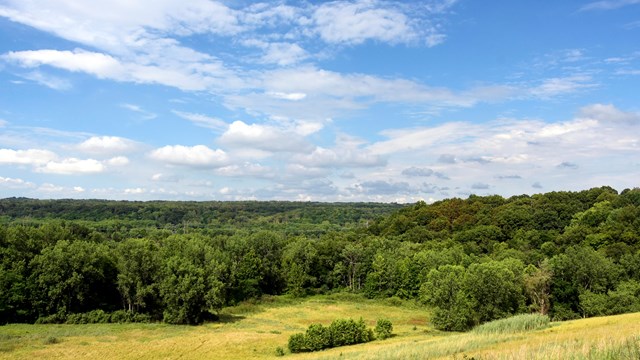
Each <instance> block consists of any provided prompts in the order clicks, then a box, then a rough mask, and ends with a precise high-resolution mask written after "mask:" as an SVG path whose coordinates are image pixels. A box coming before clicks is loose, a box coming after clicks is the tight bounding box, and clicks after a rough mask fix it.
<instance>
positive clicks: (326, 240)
mask: <svg viewBox="0 0 640 360" xmlns="http://www.w3.org/2000/svg"><path fill="white" fill-rule="evenodd" d="M83 203H85V201H78V200H75V201H70V200H69V201H60V203H56V201H37V200H27V199H5V200H0V204H2V206H3V207H2V209H3V210H2V213H0V216H3V218H4V222H3V224H2V225H0V322H2V323H7V322H34V321H37V320H38V319H40V321H41V322H42V321H44V322H46V321H52V322H55V321H65V319H68V318H69V317H70V314H83V313H89V312H92V311H94V313H93V314H95V311H96V310H102V311H104V312H106V313H112V312H116V311H119V313H118V314H119V315H118V316H123V315H122V311H125V312H126V313H127V314H128V315H126V316H128V318H129V319H135V318H136V316H135V315H138V318H140V319H152V320H162V321H166V322H168V323H181V324H182V323H185V324H196V323H200V322H202V321H205V320H208V319H215V315H216V313H217V311H218V310H219V309H220V308H222V307H223V306H226V305H229V304H235V303H237V302H239V301H243V300H246V299H250V298H257V297H260V296H261V295H263V294H273V295H276V294H284V293H288V294H291V295H293V296H304V295H306V294H314V293H327V292H333V291H352V292H360V293H364V294H365V295H366V296H368V297H393V296H396V297H400V298H403V299H417V300H419V301H421V302H423V303H425V304H426V305H427V306H429V307H430V308H432V309H433V311H434V316H433V320H432V321H433V322H434V324H435V325H436V326H437V327H439V328H441V329H446V330H466V329H468V328H470V327H472V326H474V325H477V324H479V323H482V322H485V321H489V320H493V319H497V318H501V317H505V316H508V315H511V314H516V313H524V312H538V313H541V314H549V315H550V316H551V317H552V318H554V319H571V318H576V317H582V316H594V315H605V314H613V313H621V312H628V311H640V252H639V251H640V189H631V190H624V191H622V192H621V193H618V192H617V191H616V190H614V189H612V188H609V187H601V188H594V189H590V190H586V191H580V192H552V193H547V194H539V195H533V196H524V195H523V196H515V197H511V198H508V199H505V198H502V197H500V196H486V197H480V196H470V197H469V198H468V199H449V200H444V201H440V202H437V203H434V204H432V205H427V204H425V203H423V202H419V203H417V204H414V205H412V206H407V207H399V206H397V205H386V206H385V205H378V204H314V203H285V204H281V203H277V202H269V203H251V202H249V203H242V204H244V205H243V206H245V205H247V204H248V205H251V206H255V212H254V211H252V210H250V209H248V210H247V209H245V210H237V211H243V215H242V216H243V217H244V219H245V220H243V221H242V222H233V221H228V222H224V224H221V223H220V222H216V221H214V220H212V219H215V218H217V219H219V218H220V217H213V216H212V217H211V218H207V216H209V215H207V216H205V215H203V214H206V213H207V211H210V209H211V208H210V207H211V206H213V205H212V203H171V202H152V203H126V202H101V201H93V200H91V201H86V204H87V211H88V214H92V215H85V216H84V217H83V216H82V213H83V212H82V211H80V210H78V209H81V208H83V206H85V205H83ZM69 204H71V205H69ZM89 204H98V205H96V206H98V207H99V208H100V209H103V210H104V209H107V208H109V206H112V205H114V206H121V205H122V206H124V207H125V208H126V207H127V206H129V205H130V206H131V209H134V208H135V209H137V210H135V212H133V210H131V212H130V213H128V215H124V213H123V214H120V215H114V217H115V219H116V220H113V219H110V218H109V217H108V216H107V215H106V213H105V214H104V215H100V216H97V215H95V211H97V210H92V208H91V206H88V205H89ZM100 204H102V205H100ZM109 204H111V205H109ZM145 205H148V206H149V207H150V209H153V208H155V207H158V206H159V207H162V208H163V209H164V208H166V209H164V210H163V211H165V212H166V213H167V214H168V213H169V212H170V210H171V207H172V205H174V206H176V207H177V208H181V207H184V206H186V207H188V208H189V209H190V210H189V211H194V212H195V214H197V216H196V217H195V218H196V219H198V220H197V221H194V223H195V222H197V223H198V224H199V225H198V226H188V225H187V226H185V220H184V216H182V217H180V216H178V217H177V218H176V219H179V220H176V221H177V222H176V223H172V222H170V221H167V222H164V220H163V221H159V220H158V219H159V218H156V219H151V218H149V217H138V218H136V217H135V216H134V215H132V214H133V213H135V214H141V213H145V214H146V213H149V214H150V213H153V212H154V211H151V210H149V209H145ZM199 205H200V206H202V208H199V207H198V206H199ZM215 205H216V206H218V207H220V208H228V209H229V210H228V212H229V214H228V216H229V217H230V218H231V217H232V216H231V213H233V212H234V211H236V210H231V209H233V208H234V206H237V207H239V208H238V209H240V208H241V207H242V206H241V204H234V203H215ZM271 205H273V207H274V209H273V210H266V208H268V207H269V206H271ZM39 206H44V207H47V208H49V209H54V208H55V209H58V210H56V211H59V212H60V214H67V215H64V216H60V218H64V219H65V220H59V219H57V217H56V214H55V213H49V212H46V211H43V210H42V209H41V208H40V207H39ZM296 206H297V208H296ZM29 207H31V210H29ZM283 208H284V209H285V210H284V212H279V211H280V210H282V209H283ZM5 209H10V210H5ZM16 209H20V210H16ZM65 209H67V210H65ZM69 209H72V210H69ZM207 209H209V210H207ZM320 209H322V210H320ZM91 211H93V212H91ZM101 211H102V210H101ZM104 211H107V210H104ZM391 211H393V213H391ZM71 213H73V214H75V215H73V216H71V215H69V214H71ZM30 214H40V215H38V216H35V215H30ZM198 214H199V215H198ZM313 214H317V215H318V216H317V217H315V216H312V215H313ZM321 214H325V215H326V216H327V217H326V218H327V219H331V220H330V221H336V222H335V223H327V222H325V220H324V219H325V218H324V217H323V216H324V215H321ZM136 216H137V215H136ZM167 216H168V215H167ZM216 216H219V213H218V215H216ZM235 218H237V216H236V217H235ZM374 218H377V220H374ZM265 219H267V220H265ZM340 219H342V220H340ZM109 221H117V224H118V225H122V224H124V225H122V226H113V227H108V228H105V226H104V225H105V224H106V223H108V222H109ZM139 221H152V222H153V224H151V225H150V224H148V223H145V222H142V223H140V222H139ZM245 224H250V226H245ZM261 224H262V225H265V227H262V228H261V227H260V226H261ZM267 224H269V225H267ZM273 224H277V226H274V225H273ZM125 225H126V226H125ZM219 226H220V227H224V229H225V230H224V231H219V228H218V227H219ZM302 230H304V231H302ZM71 318H73V319H77V318H78V315H73V316H71ZM80 318H82V317H80Z"/></svg>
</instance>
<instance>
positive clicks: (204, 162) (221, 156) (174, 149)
mask: <svg viewBox="0 0 640 360" xmlns="http://www.w3.org/2000/svg"><path fill="white" fill-rule="evenodd" d="M149 157H151V158H152V159H154V160H158V161H161V162H165V163H167V164H171V165H182V166H193V167H220V166H223V165H225V164H226V163H227V162H228V161H229V157H228V155H227V153H225V152H224V151H222V150H220V149H216V150H212V149H210V148H209V147H207V146H205V145H196V146H183V145H167V146H164V147H161V148H159V149H156V150H153V151H152V152H151V153H150V154H149Z"/></svg>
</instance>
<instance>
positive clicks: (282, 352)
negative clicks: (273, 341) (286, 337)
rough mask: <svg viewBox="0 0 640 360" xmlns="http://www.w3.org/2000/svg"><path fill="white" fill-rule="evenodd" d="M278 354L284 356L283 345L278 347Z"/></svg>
mask: <svg viewBox="0 0 640 360" xmlns="http://www.w3.org/2000/svg"><path fill="white" fill-rule="evenodd" d="M276 356H284V349H283V348H282V347H281V346H278V347H277V348H276Z"/></svg>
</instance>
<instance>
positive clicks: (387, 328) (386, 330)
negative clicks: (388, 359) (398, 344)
mask: <svg viewBox="0 0 640 360" xmlns="http://www.w3.org/2000/svg"><path fill="white" fill-rule="evenodd" d="M373 331H374V332H375V333H376V338H378V339H380V340H384V339H388V338H390V337H391V334H392V333H393V324H391V321H390V320H389V319H378V321H377V322H376V328H375V329H374V330H373Z"/></svg>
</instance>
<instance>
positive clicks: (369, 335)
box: [288, 319, 375, 353]
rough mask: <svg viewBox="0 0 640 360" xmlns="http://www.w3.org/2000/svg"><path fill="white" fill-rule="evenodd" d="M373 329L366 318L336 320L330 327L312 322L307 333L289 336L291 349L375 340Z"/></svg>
mask: <svg viewBox="0 0 640 360" xmlns="http://www.w3.org/2000/svg"><path fill="white" fill-rule="evenodd" d="M374 338H375V337H374V335H373V330H371V329H368V328H367V326H366V324H365V322H364V320H362V319H360V320H359V321H354V320H353V319H348V320H345V319H337V320H334V321H333V322H332V323H331V325H329V327H324V326H322V325H321V324H312V325H310V326H309V328H308V329H307V331H306V333H304V334H302V333H299V334H294V335H291V337H289V344H288V347H289V350H290V351H291V352H292V353H298V352H304V351H318V350H323V349H327V348H331V347H338V346H345V345H353V344H360V343H364V342H368V341H371V340H373V339H374Z"/></svg>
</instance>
